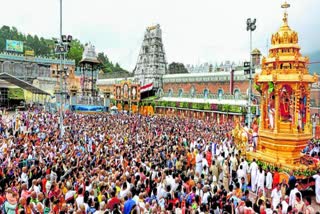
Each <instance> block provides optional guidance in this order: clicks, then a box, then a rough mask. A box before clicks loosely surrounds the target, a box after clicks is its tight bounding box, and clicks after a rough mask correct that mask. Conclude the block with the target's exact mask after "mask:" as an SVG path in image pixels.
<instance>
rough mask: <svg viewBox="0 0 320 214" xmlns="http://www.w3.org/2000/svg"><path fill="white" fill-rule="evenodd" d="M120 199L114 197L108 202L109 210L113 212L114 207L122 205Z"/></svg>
mask: <svg viewBox="0 0 320 214" xmlns="http://www.w3.org/2000/svg"><path fill="white" fill-rule="evenodd" d="M120 202H121V201H120V199H119V198H117V197H113V198H111V199H110V200H109V201H108V204H107V208H108V209H110V210H113V207H114V206H115V205H117V204H120Z"/></svg>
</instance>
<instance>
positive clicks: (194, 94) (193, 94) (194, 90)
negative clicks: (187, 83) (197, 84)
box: [190, 86, 196, 97]
mask: <svg viewBox="0 0 320 214" xmlns="http://www.w3.org/2000/svg"><path fill="white" fill-rule="evenodd" d="M190 96H191V97H195V96H196V89H195V88H194V86H192V87H191V89H190Z"/></svg>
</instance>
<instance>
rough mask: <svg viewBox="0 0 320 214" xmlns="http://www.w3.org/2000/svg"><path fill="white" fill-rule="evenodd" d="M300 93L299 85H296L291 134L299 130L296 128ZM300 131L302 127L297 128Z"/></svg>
mask: <svg viewBox="0 0 320 214" xmlns="http://www.w3.org/2000/svg"><path fill="white" fill-rule="evenodd" d="M300 93H301V91H300V87H299V85H298V84H297V85H296V90H295V94H294V96H295V107H294V112H293V115H292V116H294V120H293V130H292V131H293V133H295V134H296V133H298V132H299V130H298V126H299V117H298V115H299V113H300V112H299V109H300V108H299V106H300ZM300 120H302V118H300ZM299 128H300V129H301V128H302V127H299Z"/></svg>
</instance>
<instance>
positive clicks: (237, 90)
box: [233, 88, 241, 100]
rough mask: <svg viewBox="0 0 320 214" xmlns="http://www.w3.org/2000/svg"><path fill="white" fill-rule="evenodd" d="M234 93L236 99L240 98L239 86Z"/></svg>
mask: <svg viewBox="0 0 320 214" xmlns="http://www.w3.org/2000/svg"><path fill="white" fill-rule="evenodd" d="M233 94H234V99H236V100H238V99H240V95H241V93H240V90H239V89H238V88H237V89H235V90H234V92H233Z"/></svg>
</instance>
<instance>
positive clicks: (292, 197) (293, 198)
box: [289, 183, 301, 206]
mask: <svg viewBox="0 0 320 214" xmlns="http://www.w3.org/2000/svg"><path fill="white" fill-rule="evenodd" d="M298 185H299V184H298V183H296V185H295V187H294V189H293V190H291V192H290V196H289V205H291V206H293V203H294V202H295V201H296V193H297V192H299V193H300V195H301V192H300V191H299V190H298Z"/></svg>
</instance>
